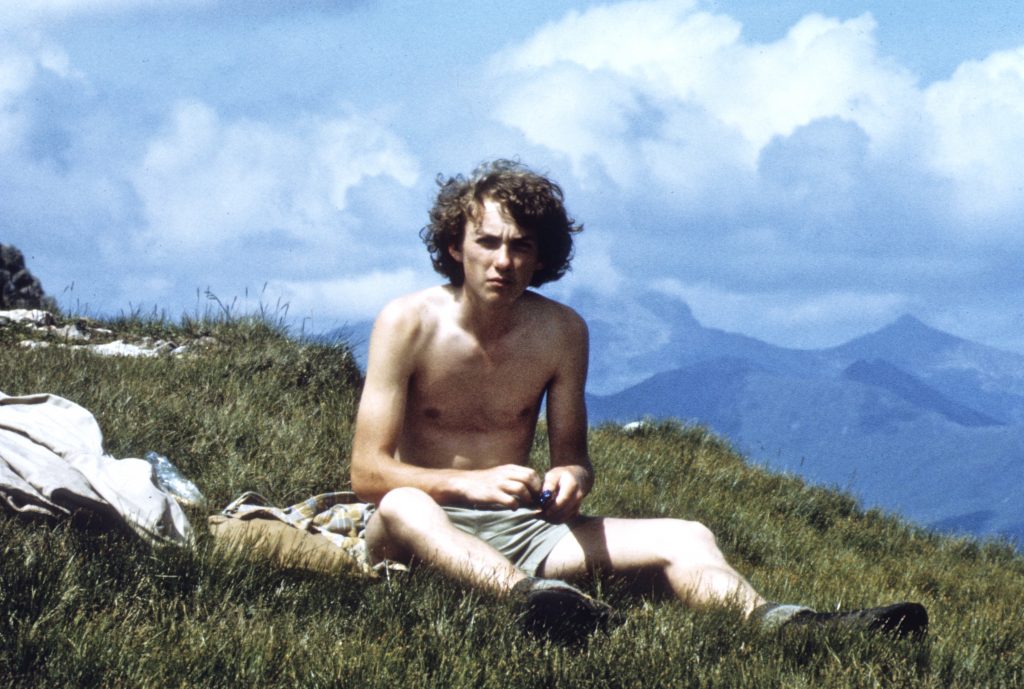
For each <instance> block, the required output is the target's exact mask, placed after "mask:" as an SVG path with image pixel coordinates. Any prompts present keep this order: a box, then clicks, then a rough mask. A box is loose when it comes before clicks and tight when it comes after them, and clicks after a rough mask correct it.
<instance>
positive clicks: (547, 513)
mask: <svg viewBox="0 0 1024 689" xmlns="http://www.w3.org/2000/svg"><path fill="white" fill-rule="evenodd" d="M548 490H550V491H551V499H550V500H549V501H548V503H547V504H546V505H545V506H544V508H543V509H544V518H545V519H547V520H549V521H552V522H564V521H568V520H569V519H572V518H573V517H575V516H576V515H577V514H579V513H580V505H582V504H583V498H585V497H586V496H587V492H588V491H589V490H590V474H589V472H587V470H586V469H584V468H583V467H580V466H558V467H554V468H552V469H551V470H550V471H548V473H546V474H545V475H544V483H543V485H542V486H541V492H543V491H548Z"/></svg>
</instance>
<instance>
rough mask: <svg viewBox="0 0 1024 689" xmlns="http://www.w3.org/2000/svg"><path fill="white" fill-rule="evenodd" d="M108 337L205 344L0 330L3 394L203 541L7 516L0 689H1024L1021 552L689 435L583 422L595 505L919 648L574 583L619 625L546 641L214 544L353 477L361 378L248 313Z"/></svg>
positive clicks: (338, 352)
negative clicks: (186, 505) (154, 540)
mask: <svg viewBox="0 0 1024 689" xmlns="http://www.w3.org/2000/svg"><path fill="white" fill-rule="evenodd" d="M105 325H106V327H109V328H111V329H113V330H115V331H117V333H118V334H119V335H122V334H125V333H131V334H132V335H133V336H134V337H141V336H143V335H148V336H151V337H162V338H164V339H171V340H174V341H175V342H178V343H182V342H186V341H188V342H194V341H198V340H200V338H206V339H204V340H202V343H201V344H196V345H194V346H193V347H192V349H191V354H190V355H188V356H183V357H180V358H173V357H161V358H152V359H138V358H108V357H100V356H97V355H94V354H91V353H88V352H85V351H81V350H71V349H67V348H61V347H56V346H51V347H49V348H45V349H28V348H25V347H22V346H19V345H18V344H17V341H18V340H19V339H22V338H24V337H26V336H28V335H29V333H28V332H27V331H26V329H25V328H20V327H7V328H4V329H0V391H3V392H5V393H7V394H25V393H32V392H51V393H56V394H59V395H62V396H65V397H68V398H70V399H71V400H73V401H75V402H78V403H79V404H82V405H83V406H85V407H86V408H88V409H89V410H91V411H92V412H93V413H94V414H95V415H96V417H97V418H98V420H99V422H100V424H101V426H102V428H103V429H104V432H105V436H106V446H107V449H108V451H109V452H110V453H111V454H113V455H115V456H119V457H120V456H141V455H142V454H143V453H144V452H145V451H146V450H150V449H152V450H157V451H159V452H161V453H163V454H166V455H168V456H169V457H170V458H171V459H172V461H174V462H175V464H177V465H178V466H179V468H181V470H182V471H183V472H184V473H185V474H186V475H187V476H189V477H190V478H192V479H193V480H195V481H196V483H198V484H199V486H200V488H201V489H202V490H203V492H204V493H205V494H206V496H207V498H208V499H209V504H210V507H209V509H208V510H207V511H203V510H191V511H190V512H189V515H190V517H191V518H192V521H193V524H194V525H196V526H197V527H198V528H197V530H198V531H200V537H199V539H198V543H197V545H196V547H195V548H194V549H188V550H186V549H180V548H165V549H158V550H153V549H150V548H149V547H148V546H146V545H144V544H142V543H141V542H139V541H138V540H137V539H135V538H134V537H132V536H131V535H127V534H124V533H120V532H110V531H102V530H96V529H91V530H85V529H80V528H74V527H71V526H69V525H68V524H65V523H58V524H50V523H45V522H39V521H28V520H25V519H23V518H21V517H16V516H11V515H8V514H6V513H3V512H0V548H2V556H0V686H12V687H23V686H51V687H68V686H79V687H110V686H138V687H170V686H202V687H221V686H223V687H229V686H230V687H237V686H241V685H242V684H243V683H249V684H250V685H251V686H258V687H278V686H280V687H293V686H303V687H318V686H352V687H369V688H372V687H387V688H388V689H394V688H395V687H417V688H419V687H502V688H504V687H517V688H520V689H523V688H527V687H538V688H541V687H543V688H545V689H547V688H549V687H638V688H639V687H645V688H647V687H708V686H714V687H728V686H735V687H761V686H764V687H772V686H786V687H871V686H880V685H885V686H899V687H936V688H938V687H943V688H946V687H1017V686H1021V685H1022V684H1024V660H1022V656H1021V653H1020V649H1021V648H1022V647H1024V616H1022V615H1021V614H1020V604H1021V601H1022V600H1024V559H1022V558H1021V557H1019V556H1015V555H1014V553H1013V551H1012V550H1011V549H1010V548H1009V547H1006V546H1004V545H1000V544H994V543H987V544H986V543H977V542H971V541H966V540H952V539H949V538H944V537H939V536H935V535H931V534H927V533H924V532H921V531H920V530H917V529H914V528H911V527H909V526H907V525H905V524H903V523H902V522H900V521H899V520H897V519H894V518H891V517H888V516H884V515H882V514H880V513H878V512H867V513H865V512H862V511H861V510H859V509H858V508H857V506H856V504H855V503H854V502H853V501H852V500H851V499H850V498H849V497H847V496H845V495H842V494H839V493H836V492H831V491H828V490H823V489H819V488H810V487H808V486H806V485H805V484H803V483H802V482H801V481H799V480H797V479H795V478H792V477H785V476H779V475H775V474H770V473H767V472H765V471H763V470H761V469H758V468H754V467H751V466H749V465H748V464H746V463H745V462H744V460H743V458H742V457H740V456H737V455H736V454H735V453H733V452H732V451H731V449H730V448H729V447H728V446H727V445H726V444H725V443H723V442H722V441H720V440H719V439H717V438H715V437H713V436H711V435H709V434H708V433H706V432H705V431H703V430H702V429H699V428H690V427H680V426H677V425H671V424H667V425H663V426H660V427H654V428H647V429H644V430H643V431H642V432H641V433H638V434H634V435H629V434H626V433H624V432H623V431H621V430H620V429H617V428H615V427H611V426H608V427H602V428H598V429H596V430H594V431H593V432H592V435H591V452H592V455H593V459H594V463H595V465H596V466H597V469H598V484H597V486H596V488H595V491H594V493H593V494H592V497H591V499H590V501H589V503H588V504H589V507H588V511H589V512H591V513H608V514H616V515H629V516H661V515H672V516H681V517H689V518H695V519H699V520H701V521H704V522H705V523H707V524H708V525H709V526H711V527H712V528H713V530H714V531H715V532H716V533H718V534H719V537H720V542H721V545H722V547H723V549H724V550H725V551H726V553H727V555H728V556H729V557H730V558H731V560H732V561H733V562H734V563H735V564H736V565H737V567H738V568H739V569H740V570H741V571H742V572H744V573H745V574H747V575H748V576H749V578H750V579H751V580H752V582H753V583H754V584H755V586H757V587H758V588H759V589H761V590H762V591H764V592H765V593H766V594H767V595H768V596H769V597H771V598H774V599H778V600H784V601H795V602H804V603H807V604H810V605H813V606H816V607H819V608H822V609H828V608H835V607H836V606H840V605H841V606H843V607H854V606H862V605H870V604H876V603H881V602H885V601H890V600H895V599H903V598H907V599H912V600H919V601H921V602H923V603H925V604H926V605H927V606H928V607H929V609H930V611H931V613H932V618H933V624H932V630H931V634H930V637H929V638H928V640H927V641H924V642H915V641H900V642H894V641H889V640H885V639H878V638H867V637H860V636H852V637H851V636H838V635H828V636H825V637H822V636H814V635H809V634H807V633H806V632H802V631H800V630H795V631H794V632H793V633H788V634H785V635H768V634H764V633H761V632H760V631H759V630H757V629H756V628H754V627H753V626H752V625H748V624H744V623H742V622H740V621H739V620H738V619H737V617H736V615H735V614H734V613H733V612H732V611H730V610H709V611H693V610H689V609H686V608H684V607H682V606H681V605H679V604H677V603H675V602H674V601H657V602H652V601H650V600H649V599H647V598H644V597H638V596H636V595H634V594H633V593H631V592H629V591H627V590H626V587H625V586H624V585H622V584H620V583H616V582H612V583H610V584H599V583H597V582H589V583H588V584H587V585H588V586H592V587H593V588H595V589H597V590H598V591H599V592H600V595H602V596H603V597H605V598H607V599H608V600H609V601H611V602H613V603H614V604H615V605H617V606H618V607H619V608H621V609H622V610H623V611H624V612H625V616H626V622H625V624H624V625H622V626H620V627H617V628H616V629H614V630H611V631H609V632H606V633H599V634H597V635H595V636H594V637H593V638H592V639H591V640H590V641H589V643H587V644H586V645H585V646H584V647H582V648H563V647H559V646H555V645H551V644H549V643H547V642H541V641H538V640H535V639H531V638H525V637H523V636H522V635H521V634H520V633H519V631H518V629H517V627H516V626H515V625H514V624H511V619H512V617H511V615H512V611H511V609H510V608H509V606H508V605H507V604H506V603H505V602H503V601H500V600H493V599H490V598H488V597H486V596H482V595H477V594H474V593H467V592H465V591H463V590H461V589H459V588H458V587H456V586H454V585H453V584H451V583H449V582H447V581H445V580H442V579H440V578H438V577H436V576H434V575H432V573H431V572H429V571H427V570H423V569H420V570H416V571H415V572H413V573H412V574H411V575H408V576H402V577H399V578H393V579H392V580H390V581H383V580H381V581H368V580H365V579H362V578H360V577H359V576H357V575H354V574H351V573H348V572H338V573H336V574H333V575H322V574H312V573H307V572H302V571H293V570H283V569H280V568H277V567H274V566H272V565H270V564H268V563H266V562H263V561H259V560H250V559H246V558H245V557H244V556H241V555H229V554H225V553H224V552H222V551H220V550H218V549H216V548H214V546H213V544H212V542H211V540H210V538H209V537H207V536H206V535H205V533H204V532H203V526H204V524H205V517H206V513H207V512H212V511H216V510H217V509H219V508H220V507H222V506H223V505H225V504H226V503H227V502H228V501H230V500H231V499H232V498H234V497H235V496H236V495H237V494H239V493H241V492H242V491H244V490H256V491H259V492H260V493H262V494H264V495H265V496H267V497H268V498H270V499H271V500H273V501H274V502H275V503H277V504H281V505H285V504H291V503H293V502H296V501H298V500H299V499H302V498H304V497H307V496H309V495H312V494H315V493H319V492H324V491H328V490H338V489H343V488H345V487H346V486H347V475H348V465H347V452H348V448H349V445H350V442H351V424H352V419H353V415H354V408H355V402H356V399H357V394H358V385H359V374H358V370H357V369H356V367H355V365H354V364H353V361H352V357H351V356H350V354H349V352H348V351H347V350H346V349H344V348H341V347H333V348H332V347H324V346H300V345H298V344H296V343H294V342H292V341H290V340H288V339H287V338H285V337H284V336H283V335H282V333H281V332H280V331H279V330H278V329H276V328H274V327H271V326H269V325H267V324H265V323H263V322H259V321H255V322H254V321H248V320H235V321H233V322H230V321H229V322H203V321H193V322H186V323H184V324H183V325H181V326H176V327H171V326H168V325H166V324H163V323H159V322H146V321H142V320H133V319H127V320H123V321H120V322H116V323H108V324H105ZM108 337H109V338H112V337H113V335H110V336H108ZM540 435H541V437H539V438H538V443H537V449H536V453H535V455H536V457H535V458H536V461H538V462H541V463H543V461H544V452H545V450H544V447H543V437H542V436H543V433H542V434H540ZM909 489H912V487H909V486H908V490H909Z"/></svg>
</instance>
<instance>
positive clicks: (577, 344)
mask: <svg viewBox="0 0 1024 689" xmlns="http://www.w3.org/2000/svg"><path fill="white" fill-rule="evenodd" d="M563 333H564V337H565V342H564V344H563V346H562V347H560V348H559V351H560V355H559V362H558V368H557V370H556V372H555V375H554V377H553V378H552V380H551V382H550V384H549V385H548V400H547V421H548V442H549V448H550V452H551V469H550V470H549V471H548V472H547V474H545V476H544V486H543V490H550V491H551V494H552V502H551V503H550V504H549V506H548V507H547V508H546V509H545V510H544V514H545V516H546V517H547V518H548V519H550V520H552V521H564V520H566V519H571V518H572V517H574V516H576V514H578V513H579V510H580V505H581V503H582V502H583V498H585V497H586V496H587V493H589V492H590V489H591V488H592V487H593V485H594V468H593V465H591V463H590V455H589V453H588V451H587V406H586V398H585V396H584V389H585V387H586V382H587V360H588V357H589V336H588V333H587V324H586V323H585V322H584V321H583V319H582V318H580V317H579V316H578V315H577V314H576V313H575V312H572V311H570V312H569V313H568V315H567V316H566V324H565V327H564V328H563Z"/></svg>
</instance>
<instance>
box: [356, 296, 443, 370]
mask: <svg viewBox="0 0 1024 689" xmlns="http://www.w3.org/2000/svg"><path fill="white" fill-rule="evenodd" d="M451 301H452V298H451V295H450V293H449V292H448V291H447V290H446V289H445V288H444V287H432V288H429V289H425V290H421V291H419V292H413V293H411V294H407V295H405V296H402V297H398V298H397V299H394V300H392V301H390V302H388V304H387V305H385V306H384V308H383V309H381V311H380V314H379V315H378V316H377V320H376V321H375V322H374V325H373V334H372V335H371V336H370V362H371V365H372V362H373V360H374V359H375V358H376V357H375V356H374V354H375V353H376V354H384V353H389V356H388V358H392V357H394V356H401V357H408V356H409V355H411V354H412V353H414V352H415V351H416V350H419V349H421V348H422V347H423V345H424V344H425V343H427V342H429V341H430V340H431V338H432V337H433V336H434V334H435V333H436V332H437V329H438V326H439V323H440V322H441V321H442V320H443V318H444V314H445V313H446V311H447V310H449V309H450V304H451Z"/></svg>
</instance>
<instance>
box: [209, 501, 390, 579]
mask: <svg viewBox="0 0 1024 689" xmlns="http://www.w3.org/2000/svg"><path fill="white" fill-rule="evenodd" d="M373 510H374V506H373V505H372V504H371V503H368V502H359V501H358V499H357V498H356V494H355V493H352V492H350V491H338V492H334V493H323V494H321V495H314V496H313V497H311V498H308V499H306V500H303V501H302V502H300V503H298V504H295V505H291V506H289V507H283V508H282V507H274V506H273V505H270V504H269V501H268V500H267V499H266V498H264V497H263V496H262V495H260V494H258V493H254V492H252V491H248V492H245V493H242V494H241V495H240V496H238V497H237V498H235V499H234V500H233V501H232V502H231V504H230V505H228V506H227V507H225V508H224V509H223V510H222V511H221V514H222V515H224V516H226V517H230V518H233V519H277V520H279V521H282V522H285V523H287V524H290V525H292V526H294V527H295V528H297V529H302V530H304V531H308V532H310V533H316V534H320V535H322V536H323V537H325V538H326V539H328V540H329V541H330V542H331V543H333V544H334V545H336V546H338V547H339V548H341V549H343V550H344V551H345V552H346V553H348V554H349V556H351V558H352V561H353V563H354V564H356V565H357V566H358V568H359V569H360V570H361V571H363V572H364V573H366V574H371V575H376V574H379V573H380V572H381V571H382V570H383V571H387V570H404V569H405V567H404V566H402V565H400V564H398V563H394V562H382V563H379V564H377V565H376V566H374V565H371V564H370V558H369V555H368V553H367V550H366V540H365V538H364V532H365V530H366V522H367V521H369V519H370V516H371V515H372V514H373Z"/></svg>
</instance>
